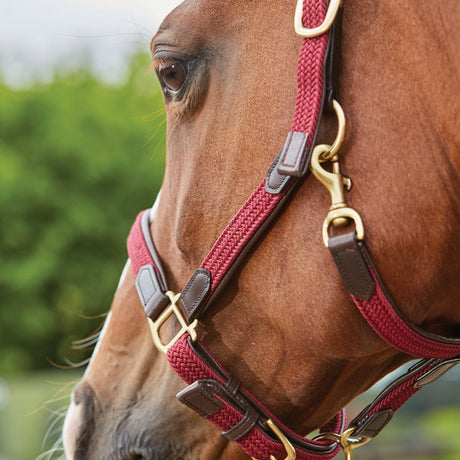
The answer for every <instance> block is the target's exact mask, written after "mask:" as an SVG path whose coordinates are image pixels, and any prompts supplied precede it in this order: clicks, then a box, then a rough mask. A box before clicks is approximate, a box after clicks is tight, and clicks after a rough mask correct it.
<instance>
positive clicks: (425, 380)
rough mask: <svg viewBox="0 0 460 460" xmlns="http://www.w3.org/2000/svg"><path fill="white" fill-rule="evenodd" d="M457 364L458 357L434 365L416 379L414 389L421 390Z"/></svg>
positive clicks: (459, 360)
mask: <svg viewBox="0 0 460 460" xmlns="http://www.w3.org/2000/svg"><path fill="white" fill-rule="evenodd" d="M459 363H460V357H458V358H452V359H448V360H442V361H440V362H439V363H438V364H436V365H434V366H433V367H432V369H430V371H429V372H427V373H426V374H423V375H422V376H421V377H419V378H418V379H417V381H416V382H415V383H414V388H422V387H424V386H425V385H428V384H429V383H433V382H434V381H436V380H438V379H439V378H441V377H442V376H443V375H444V374H445V373H446V372H447V371H449V370H450V369H452V368H453V367H454V366H456V365H457V364H459Z"/></svg>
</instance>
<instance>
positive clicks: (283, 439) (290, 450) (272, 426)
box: [251, 418, 297, 460]
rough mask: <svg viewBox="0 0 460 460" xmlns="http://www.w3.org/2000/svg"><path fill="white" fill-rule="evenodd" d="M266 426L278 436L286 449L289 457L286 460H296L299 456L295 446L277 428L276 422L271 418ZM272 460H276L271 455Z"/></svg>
mask: <svg viewBox="0 0 460 460" xmlns="http://www.w3.org/2000/svg"><path fill="white" fill-rule="evenodd" d="M265 424H266V425H268V427H269V428H270V429H271V430H272V431H273V433H275V434H276V436H277V437H278V439H279V440H280V441H281V443H282V444H283V446H284V448H285V449H286V453H287V457H285V458H284V460H295V459H296V457H297V454H296V451H295V449H294V446H293V445H292V444H291V443H290V441H289V439H288V438H286V436H284V434H283V432H282V431H281V430H280V429H279V428H278V427H277V426H276V424H275V422H274V421H273V420H272V419H271V418H269V419H268V420H267V421H266V422H265ZM251 458H252V460H257V459H255V458H254V457H251ZM270 460H276V458H275V457H274V456H273V455H270Z"/></svg>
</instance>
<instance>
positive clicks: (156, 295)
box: [136, 265, 169, 321]
mask: <svg viewBox="0 0 460 460" xmlns="http://www.w3.org/2000/svg"><path fill="white" fill-rule="evenodd" d="M136 289H137V293H138V294H139V299H140V300H141V302H142V306H143V307H144V310H145V313H146V315H147V316H148V317H149V318H150V319H151V320H152V321H155V320H156V319H157V318H158V316H159V315H160V314H161V312H162V311H163V310H164V309H165V308H166V307H167V306H168V304H169V299H168V298H167V297H166V296H165V295H164V293H163V290H162V289H161V286H160V282H159V280H158V274H157V272H156V271H155V269H154V268H153V266H152V265H144V266H143V267H141V268H140V270H139V273H138V274H137V277H136Z"/></svg>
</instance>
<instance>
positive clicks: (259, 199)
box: [201, 179, 284, 294]
mask: <svg viewBox="0 0 460 460" xmlns="http://www.w3.org/2000/svg"><path fill="white" fill-rule="evenodd" d="M283 197H284V194H279V195H272V194H270V193H267V192H266V191H265V179H264V180H263V181H262V182H261V184H260V185H259V186H258V187H257V188H256V190H255V191H254V192H253V193H252V195H251V196H250V197H249V198H248V200H247V201H246V203H244V205H243V206H242V207H241V209H240V210H239V211H238V213H237V214H236V215H235V216H234V217H233V219H232V220H231V221H230V222H229V224H228V225H227V226H226V227H225V229H224V231H223V232H222V233H221V235H220V236H219V238H218V239H217V241H216V242H215V243H214V246H213V247H212V249H211V251H209V253H208V255H207V256H206V258H205V259H204V261H203V262H202V264H201V268H205V269H206V270H209V272H210V273H211V291H210V294H212V293H213V292H214V291H215V290H216V288H217V286H218V285H219V284H220V282H221V281H222V279H223V278H224V276H225V274H226V273H227V272H228V271H229V270H230V268H231V267H232V265H233V263H234V262H235V260H236V259H237V257H238V256H239V255H240V254H241V252H242V250H243V249H244V247H245V246H246V245H247V243H248V242H249V241H251V239H252V237H253V236H254V234H255V233H256V232H257V230H258V229H259V228H260V227H261V225H262V224H263V223H264V222H265V221H266V219H267V218H268V217H269V216H271V214H272V213H273V211H274V209H275V208H276V207H277V205H278V204H279V203H280V201H281V200H282V198H283Z"/></svg>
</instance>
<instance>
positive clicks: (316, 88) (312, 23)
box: [291, 0, 328, 147]
mask: <svg viewBox="0 0 460 460" xmlns="http://www.w3.org/2000/svg"><path fill="white" fill-rule="evenodd" d="M326 10H327V8H326V2H325V1H318V0H304V2H303V25H304V27H307V28H315V27H317V26H319V25H320V24H321V23H322V22H323V21H324V18H325V16H326ZM327 40H328V37H327V34H323V35H320V36H319V37H314V38H305V39H304V40H303V41H302V47H301V49H300V53H299V64H298V66H297V100H296V104H295V112H294V119H293V122H292V126H291V131H298V132H303V133H313V132H315V130H316V125H317V124H318V119H319V114H320V111H321V104H322V98H323V63H324V59H325V56H326V49H327ZM312 138H313V137H312V136H310V137H309V140H308V142H307V146H308V147H310V146H311V142H312Z"/></svg>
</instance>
